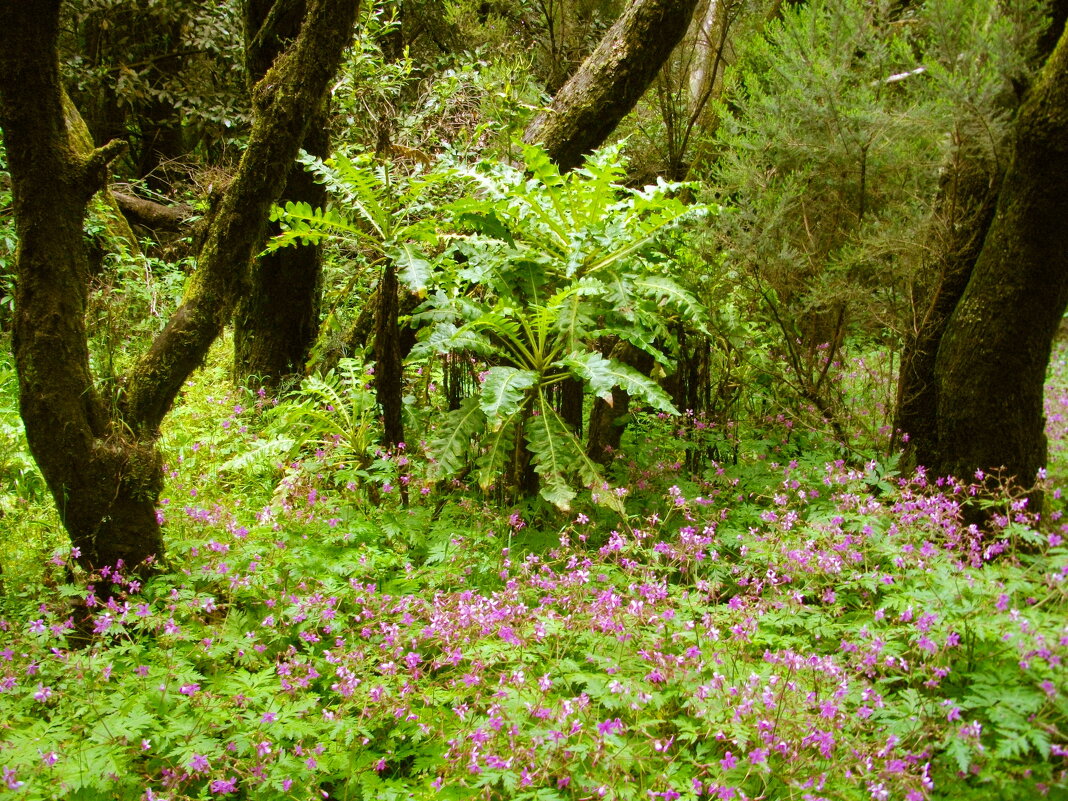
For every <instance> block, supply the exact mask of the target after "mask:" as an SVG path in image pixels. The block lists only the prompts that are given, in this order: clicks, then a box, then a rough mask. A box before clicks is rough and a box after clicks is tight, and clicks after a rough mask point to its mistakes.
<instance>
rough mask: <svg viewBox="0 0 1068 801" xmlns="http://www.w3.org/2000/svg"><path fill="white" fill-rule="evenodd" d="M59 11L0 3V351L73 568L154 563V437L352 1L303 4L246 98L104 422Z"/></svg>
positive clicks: (53, 4)
mask: <svg viewBox="0 0 1068 801" xmlns="http://www.w3.org/2000/svg"><path fill="white" fill-rule="evenodd" d="M59 5H60V0H35V2H19V3H16V2H5V3H2V4H0V126H2V127H3V131H4V142H5V146H6V149H7V154H8V161H9V166H10V172H11V177H12V190H13V196H14V205H15V218H16V226H17V232H18V235H19V256H18V262H17V266H16V269H17V282H16V298H15V301H16V315H15V323H14V337H13V343H14V351H15V360H16V367H17V370H18V375H19V391H20V404H21V412H22V418H23V421H24V423H25V425H26V434H27V440H28V442H29V445H30V449H31V451H32V453H33V455H34V458H35V459H36V460H37V463H38V465H39V466H40V468H41V472H42V474H43V475H44V477H45V480H46V481H47V483H48V486H49V489H50V490H51V492H52V495H53V498H54V499H55V502H56V505H57V507H58V509H59V512H60V515H61V518H62V520H63V522H64V525H65V526H66V528H67V530H68V532H69V534H70V536H71V540H72V542H73V543H74V545H75V546H77V547H78V548H79V549H80V550H81V557H80V558H81V561H82V563H83V564H84V565H86V566H87V567H90V566H93V567H99V566H102V565H114V564H116V562H117V561H118V560H119V559H122V560H123V561H125V562H126V563H127V564H128V565H131V566H133V565H137V564H140V563H141V562H142V561H143V560H145V559H147V558H149V557H158V556H160V555H162V553H163V541H162V537H161V534H160V529H159V525H158V522H157V519H156V512H155V503H156V500H157V499H158V496H159V492H160V490H161V488H162V480H163V471H162V462H161V459H160V456H159V454H158V452H157V450H156V446H155V438H156V434H157V431H158V427H159V424H160V422H161V421H162V419H163V416H164V415H165V414H166V412H167V411H168V409H169V408H170V406H171V403H172V402H173V400H174V397H175V395H176V394H177V392H178V389H179V388H180V387H181V385H182V383H183V382H184V381H185V379H186V378H187V377H188V375H189V373H190V372H191V371H192V370H193V369H194V368H195V367H196V366H197V365H198V364H199V363H200V361H201V359H202V358H203V356H204V354H205V353H206V351H207V349H208V347H209V346H210V344H211V342H212V341H213V340H214V338H215V336H217V334H218V333H219V331H220V330H221V328H222V325H223V323H224V322H225V320H226V316H227V314H228V313H229V311H230V309H231V308H232V306H233V302H234V300H235V298H236V296H237V295H238V293H239V292H240V291H241V290H242V289H243V287H244V286H245V283H246V275H247V268H248V264H249V263H250V261H251V258H252V255H253V253H254V252H255V251H256V250H257V249H258V248H259V247H260V245H261V243H262V241H263V235H264V230H265V226H266V217H267V211H268V209H269V207H270V204H271V202H272V201H273V200H274V198H275V197H277V195H278V193H279V192H280V191H281V188H282V185H283V183H284V180H285V171H286V167H287V166H288V165H289V164H290V163H291V162H292V160H293V158H294V157H295V155H296V151H297V147H298V145H299V143H300V142H301V140H302V139H303V138H304V134H305V132H306V127H307V125H308V117H307V115H306V113H305V110H306V109H307V108H310V107H311V108H313V107H316V105H317V104H318V103H319V102H320V101H321V98H322V96H323V94H324V93H325V91H326V89H327V87H328V85H329V81H330V80H331V78H332V77H333V75H334V72H335V71H336V69H337V66H338V64H339V62H340V59H341V54H342V51H343V50H344V48H345V47H346V45H347V44H348V42H349V40H350V39H351V34H352V28H353V25H354V23H355V15H356V8H357V5H358V0H311V2H310V3H309V12H308V17H307V21H306V23H305V25H304V27H303V28H302V30H301V35H300V38H299V39H298V42H297V44H296V46H295V48H294V49H293V51H291V52H290V53H289V54H287V56H286V57H285V58H284V59H282V60H281V61H280V63H279V64H278V65H276V67H275V68H274V69H272V70H271V71H270V73H269V74H268V76H267V77H266V78H265V79H264V81H263V82H261V84H260V85H259V86H258V87H257V90H258V92H257V93H258V103H257V114H256V121H255V124H254V126H253V130H252V134H251V136H250V141H249V146H248V149H247V150H246V152H245V156H244V158H243V160H242V163H241V166H240V167H239V169H238V174H237V176H236V178H235V179H234V181H233V183H232V184H231V186H230V188H229V189H228V190H227V194H226V195H225V196H224V198H223V200H222V203H221V208H220V210H219V213H218V214H217V215H216V217H215V219H214V221H213V224H212V226H211V228H210V229H209V232H208V237H207V240H206V243H205V246H204V249H203V252H202V253H201V259H200V268H199V270H198V272H197V275H196V278H195V281H194V286H193V288H192V289H191V290H190V292H189V294H188V295H187V298H186V300H185V302H184V303H183V304H182V307H181V308H180V309H179V310H178V312H177V313H176V315H175V316H174V318H172V320H171V321H170V322H169V324H168V326H167V328H166V329H165V330H164V331H163V332H162V333H161V335H160V336H159V337H158V338H157V340H156V342H155V343H154V344H153V347H152V349H151V351H150V352H149V353H148V354H147V355H146V356H145V357H144V358H143V359H142V361H141V362H140V364H139V365H138V367H137V369H136V370H135V372H134V374H133V375H132V376H131V378H130V380H129V382H128V383H127V389H128V394H127V396H126V399H125V400H126V404H125V407H124V409H123V411H124V412H125V415H124V416H123V417H119V416H118V415H117V412H116V408H115V404H113V403H105V402H104V401H103V400H102V399H101V398H100V397H99V394H98V393H97V391H96V388H95V386H94V382H93V377H92V375H91V373H90V371H89V354H88V345H87V342H86V331H85V321H84V317H85V308H86V299H87V292H88V289H87V287H88V267H87V260H86V255H85V247H84V241H83V234H82V222H83V220H84V217H85V210H86V204H87V203H88V201H89V199H90V197H92V195H93V194H94V193H95V192H96V191H97V190H99V189H100V188H101V187H103V186H104V185H105V183H106V179H107V165H108V163H109V162H110V161H111V160H112V159H113V158H114V157H115V156H116V155H117V154H118V153H119V152H121V150H122V148H123V147H124V144H123V143H115V142H112V143H110V144H108V145H105V146H104V147H102V148H98V149H96V150H94V151H92V153H90V154H88V155H82V154H81V153H80V152H79V150H78V148H77V146H76V145H75V143H73V142H72V141H71V132H70V128H69V125H68V122H67V121H66V119H65V117H64V111H63V102H62V87H61V85H60V80H59V67H58V59H57V50H56V41H57V35H58V18H59Z"/></svg>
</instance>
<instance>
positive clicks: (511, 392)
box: [479, 367, 538, 430]
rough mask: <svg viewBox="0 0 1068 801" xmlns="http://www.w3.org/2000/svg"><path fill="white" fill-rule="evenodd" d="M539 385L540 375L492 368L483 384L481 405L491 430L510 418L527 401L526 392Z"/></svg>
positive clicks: (511, 369)
mask: <svg viewBox="0 0 1068 801" xmlns="http://www.w3.org/2000/svg"><path fill="white" fill-rule="evenodd" d="M537 383H538V374H537V373H535V372H533V371H531V370H519V369H516V368H515V367H491V368H490V370H489V372H488V373H487V374H486V379H485V380H484V381H483V382H482V391H481V393H480V400H479V405H480V406H481V407H482V412H483V413H484V414H485V415H486V420H487V423H488V425H489V427H490V429H491V430H495V429H496V428H497V427H498V426H499V425H500V421H501V419H502V418H505V417H510V416H512V415H513V414H515V412H516V411H517V410H518V409H519V407H520V406H521V405H522V404H523V402H524V400H525V399H526V391H527V390H528V389H530V388H531V387H533V386H534V385H535V384H537Z"/></svg>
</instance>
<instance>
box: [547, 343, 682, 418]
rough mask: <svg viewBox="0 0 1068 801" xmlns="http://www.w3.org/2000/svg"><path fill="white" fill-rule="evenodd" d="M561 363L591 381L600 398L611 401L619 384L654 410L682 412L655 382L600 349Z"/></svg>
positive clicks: (560, 362)
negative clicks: (604, 354) (609, 357)
mask: <svg viewBox="0 0 1068 801" xmlns="http://www.w3.org/2000/svg"><path fill="white" fill-rule="evenodd" d="M558 364H560V365H561V366H563V367H567V368H568V369H570V370H571V371H572V372H573V373H574V374H575V375H577V376H578V377H579V378H581V379H582V380H583V381H585V382H586V383H587V384H589V386H590V389H591V390H592V391H593V393H594V394H595V395H596V396H597V397H599V398H602V399H604V400H606V401H609V402H611V400H612V389H613V388H614V387H619V388H620V389H622V390H623V391H624V392H626V393H627V394H628V395H630V396H631V397H635V398H640V399H642V400H644V401H645V402H646V403H648V404H649V405H650V406H652V407H653V408H654V409H657V410H659V411H662V412H667V413H668V414H678V413H679V410H678V409H676V408H675V405H674V404H673V403H672V402H671V398H670V397H669V396H668V394H667V393H666V392H664V390H663V389H661V388H660V386H659V385H658V384H657V383H656V382H655V381H653V380H652V379H651V378H649V377H647V376H644V375H642V374H641V373H640V372H638V371H637V370H635V369H634V368H633V367H628V366H627V365H625V364H622V363H620V362H617V361H615V360H614V359H606V358H604V357H603V356H602V355H601V354H599V353H596V352H591V353H580V352H577V351H576V352H574V353H571V354H569V355H568V356H567V357H565V358H564V359H561V360H560V361H559V362H558Z"/></svg>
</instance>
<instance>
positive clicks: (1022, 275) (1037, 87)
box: [928, 32, 1068, 487]
mask: <svg viewBox="0 0 1068 801" xmlns="http://www.w3.org/2000/svg"><path fill="white" fill-rule="evenodd" d="M1013 140H1014V141H1013V159H1012V162H1011V163H1010V165H1009V167H1008V170H1007V172H1006V174H1005V178H1004V181H1003V183H1002V185H1001V189H1000V192H999V194H998V202H997V210H996V212H995V215H994V219H993V221H992V222H991V224H990V229H989V231H988V232H987V235H986V238H985V240H984V242H983V247H982V250H981V252H980V253H979V256H978V258H977V259H976V262H975V267H974V269H973V270H972V274H971V277H970V279H969V281H968V284H967V288H966V289H965V290H964V293H963V296H962V297H961V300H960V302H959V303H958V304H957V306H956V308H955V309H954V311H953V314H952V315H951V317H950V319H949V322H948V324H947V326H946V331H945V335H944V336H943V337H942V341H941V343H940V345H939V348H938V354H937V358H936V360H935V369H934V380H935V382H936V384H937V392H938V397H937V440H936V444H935V448H934V459H933V462H932V463H931V464H929V465H928V467H929V468H931V469H932V470H933V471H934V472H935V473H937V474H950V475H955V476H958V477H961V478H971V477H972V476H973V475H974V473H975V471H976V470H978V469H982V470H990V469H992V468H999V467H1001V468H1004V469H1005V471H1006V473H1007V475H1009V476H1013V477H1015V480H1016V481H1017V483H1018V484H1019V485H1022V486H1024V487H1027V486H1029V485H1030V484H1031V483H1032V482H1033V481H1034V479H1035V475H1036V473H1037V471H1038V469H1039V468H1040V467H1043V466H1045V463H1046V437H1045V431H1044V428H1045V425H1044V424H1045V419H1044V416H1043V409H1042V401H1043V385H1044V380H1045V373H1046V367H1047V365H1048V363H1049V356H1050V350H1051V346H1052V342H1053V338H1054V335H1055V333H1056V330H1057V327H1058V325H1059V324H1060V320H1061V317H1062V316H1063V315H1064V311H1065V307H1066V305H1068V225H1066V223H1065V221H1066V220H1068V32H1062V34H1061V37H1060V41H1059V43H1058V45H1057V48H1056V50H1054V52H1053V54H1052V56H1051V57H1050V58H1049V60H1048V61H1047V63H1046V65H1045V66H1044V67H1043V69H1042V71H1041V72H1040V73H1039V76H1038V79H1037V80H1036V82H1035V84H1034V86H1033V87H1032V88H1031V90H1030V91H1029V93H1028V95H1027V97H1026V98H1025V100H1024V103H1023V105H1022V107H1021V109H1020V112H1019V115H1018V117H1017V121H1016V125H1015V129H1014V134H1013Z"/></svg>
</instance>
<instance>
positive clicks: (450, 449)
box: [430, 398, 486, 477]
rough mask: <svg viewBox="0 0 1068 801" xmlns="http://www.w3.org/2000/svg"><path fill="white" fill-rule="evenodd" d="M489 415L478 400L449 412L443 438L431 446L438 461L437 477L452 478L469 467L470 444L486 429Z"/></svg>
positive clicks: (431, 450) (443, 424)
mask: <svg viewBox="0 0 1068 801" xmlns="http://www.w3.org/2000/svg"><path fill="white" fill-rule="evenodd" d="M485 424H486V415H485V414H484V413H483V412H482V408H481V406H479V399H478V398H467V399H466V400H465V401H464V402H463V403H462V404H461V405H460V408H459V409H456V410H455V411H453V412H450V413H449V414H448V415H447V416H446V418H445V421H444V423H442V431H441V434H440V435H439V436H438V437H437V439H435V440H434V441H433V442H431V443H430V452H431V453H432V454H433V455H434V458H435V459H436V460H437V465H436V468H435V469H434V471H433V472H434V473H436V474H437V475H439V476H443V477H444V476H452V475H455V474H456V473H458V472H460V470H461V469H462V468H463V467H464V465H465V464H466V463H467V456H468V454H469V453H470V451H471V440H472V439H474V437H475V435H476V434H478V433H479V432H480V431H482V429H483V428H485Z"/></svg>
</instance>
